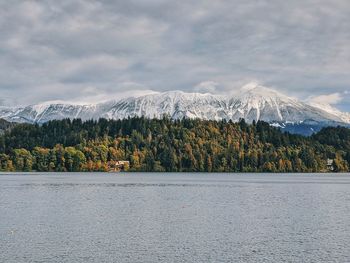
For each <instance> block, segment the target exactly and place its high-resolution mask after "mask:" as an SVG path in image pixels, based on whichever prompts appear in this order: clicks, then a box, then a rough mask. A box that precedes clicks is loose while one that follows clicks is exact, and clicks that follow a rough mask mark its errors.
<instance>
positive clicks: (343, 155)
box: [0, 116, 350, 172]
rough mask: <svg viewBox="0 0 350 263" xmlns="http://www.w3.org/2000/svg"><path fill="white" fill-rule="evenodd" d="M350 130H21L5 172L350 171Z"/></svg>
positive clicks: (143, 123)
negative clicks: (123, 165) (119, 165)
mask: <svg viewBox="0 0 350 263" xmlns="http://www.w3.org/2000/svg"><path fill="white" fill-rule="evenodd" d="M349 152H350V130H349V129H347V128H342V127H329V128H324V129H322V130H321V131H320V132H318V133H316V134H314V135H312V136H310V137H304V136H301V135H295V134H289V133H286V132H283V131H281V130H279V129H277V128H274V127H271V126H270V125H269V124H268V123H266V122H263V121H258V122H253V123H252V124H248V123H246V122H245V121H244V120H243V119H242V120H240V121H239V122H237V123H233V122H232V121H226V120H222V121H213V120H199V119H186V118H184V119H181V120H172V119H170V118H168V117H166V116H165V117H163V118H162V119H147V118H144V117H134V118H128V119H123V120H106V119H100V120H88V121H82V120H80V119H75V120H70V119H64V120H54V121H49V122H47V123H44V124H42V125H39V124H17V125H14V126H11V128H9V129H7V130H5V131H4V132H3V134H2V135H1V136H0V170H1V171H40V172H41V171H108V169H109V164H110V163H111V162H114V161H120V160H125V161H129V163H130V166H129V167H128V168H129V171H152V172H153V171H155V172H327V171H329V168H330V167H329V166H327V159H331V160H333V163H332V169H333V170H334V171H336V172H343V171H348V170H349V163H350V154H349Z"/></svg>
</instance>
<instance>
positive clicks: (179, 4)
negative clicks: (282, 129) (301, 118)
mask: <svg viewBox="0 0 350 263" xmlns="http://www.w3.org/2000/svg"><path fill="white" fill-rule="evenodd" d="M349 14H350V1H349V0H331V1H330V0H300V1H299V0H293V1H284V0H266V1H265V0H261V1H259V0H255V1H248V0H229V1H220V0H215V1H214V0H207V1H200V0H186V1H174V0H166V1H165V0H138V1H136V0H120V1H117V0H110V1H107V0H106V1H88V0H60V1H57V0H53V1H45V0H40V1H16V0H11V1H8V0H0V90H1V96H0V104H3V105H5V104H9V103H11V104H32V103H37V102H41V101H46V100H70V101H74V100H82V101H84V100H86V101H91V100H100V99H104V98H106V97H109V98H112V97H115V96H118V94H119V93H123V94H124V95H125V92H129V91H134V92H135V90H138V91H139V90H144V91H146V90H155V91H166V90H175V89H176V90H183V91H198V92H211V93H230V92H232V91H234V90H235V89H237V88H239V87H240V86H242V85H243V84H245V83H247V82H250V81H257V82H259V83H261V84H263V85H265V86H269V87H272V88H275V89H277V90H279V91H281V92H284V93H286V94H288V95H292V96H295V97H298V98H300V99H307V98H309V97H316V96H320V97H318V98H317V99H318V100H320V101H329V102H330V103H333V104H334V105H336V106H337V107H339V108H341V109H343V110H344V109H345V110H349V111H350V106H349V107H348V106H347V105H348V104H350V103H349V102H350V95H349V92H350V15H349Z"/></svg>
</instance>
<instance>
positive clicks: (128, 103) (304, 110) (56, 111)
mask: <svg viewBox="0 0 350 263" xmlns="http://www.w3.org/2000/svg"><path fill="white" fill-rule="evenodd" d="M165 114H166V115H168V116H170V117H171V118H174V119H178V118H182V117H188V118H200V119H215V120H220V119H227V120H229V119H231V120H233V121H237V120H239V119H240V118H244V119H246V120H247V121H248V122H251V121H253V120H264V121H267V122H270V123H272V124H274V125H275V126H281V127H282V128H284V127H286V126H288V125H286V124H289V125H290V124H293V125H295V124H300V123H306V122H308V123H310V122H313V123H314V122H316V123H322V124H327V125H332V124H333V125H335V124H349V123H350V114H349V113H343V112H340V111H338V110H336V109H334V108H332V107H330V106H328V107H325V106H324V105H312V104H310V103H307V102H303V101H300V100H297V99H295V98H291V97H288V96H286V95H283V94H281V93H279V92H277V91H275V90H272V89H269V88H266V87H263V86H260V85H258V84H256V83H250V84H248V85H245V86H244V87H243V88H241V89H240V90H239V92H237V93H235V94H234V95H231V96H221V95H220V96H219V95H212V94H209V93H205V94H201V93H186V92H182V91H170V92H163V93H152V94H149V95H143V96H133V97H129V98H125V99H119V100H118V99H115V100H111V101H108V102H103V103H97V104H87V105H78V104H72V103H64V102H57V101H55V102H46V103H42V104H36V105H30V106H26V107H16V108H9V107H1V108H0V118H3V119H5V120H8V121H15V122H29V123H43V122H47V121H49V120H54V119H63V118H71V119H73V118H81V119H83V120H86V119H98V118H107V119H122V118H127V117H129V116H130V117H133V116H145V117H149V118H154V117H155V118H160V117H162V116H164V115H165Z"/></svg>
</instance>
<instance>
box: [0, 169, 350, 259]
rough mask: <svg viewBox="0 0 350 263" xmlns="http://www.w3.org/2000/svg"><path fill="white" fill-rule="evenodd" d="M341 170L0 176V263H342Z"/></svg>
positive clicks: (345, 216) (347, 195) (349, 206)
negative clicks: (339, 173) (322, 171)
mask: <svg viewBox="0 0 350 263" xmlns="http://www.w3.org/2000/svg"><path fill="white" fill-rule="evenodd" d="M349 184H350V176H348V175H329V174H327V175H317V174H315V175H296V174H295V175H290V174H289V175H287V174H273V175H267V174H244V175H235V174H124V175H123V174H1V175H0V251H1V253H0V262H283V261H284V262H347V261H349V259H350V248H349V247H350V246H349V243H350V224H349V218H350V185H349Z"/></svg>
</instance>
